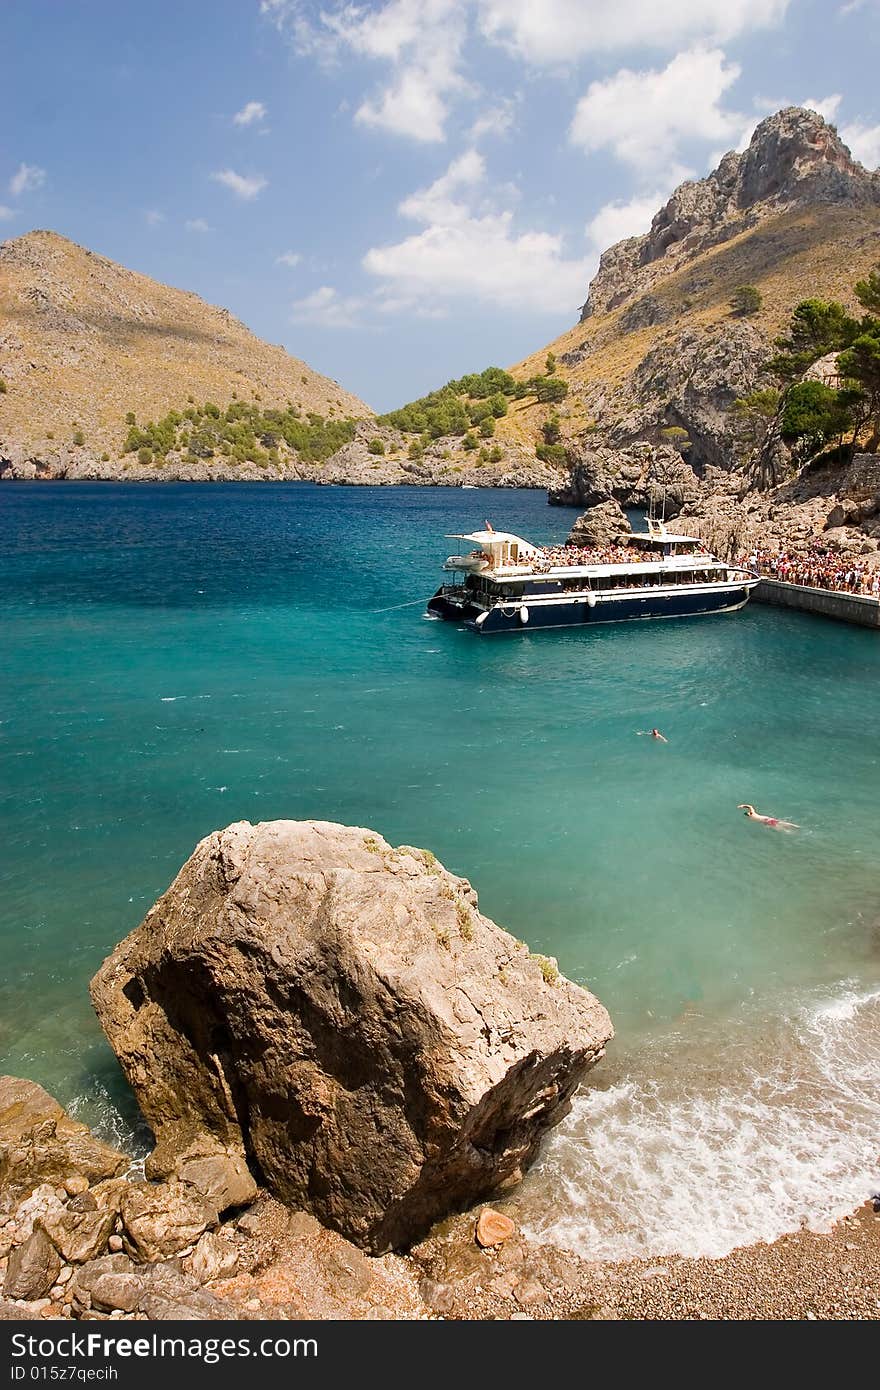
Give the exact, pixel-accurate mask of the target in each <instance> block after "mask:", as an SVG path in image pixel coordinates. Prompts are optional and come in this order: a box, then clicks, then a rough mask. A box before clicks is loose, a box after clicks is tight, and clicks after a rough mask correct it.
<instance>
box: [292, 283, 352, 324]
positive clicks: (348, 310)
mask: <svg viewBox="0 0 880 1390" xmlns="http://www.w3.org/2000/svg"><path fill="white" fill-rule="evenodd" d="M291 307H292V309H293V314H292V319H293V322H294V323H311V324H315V325H316V326H317V327H318V328H355V327H356V326H357V324H358V323H359V315H360V311H361V310H362V309H363V307H364V301H363V300H362V299H359V298H357V297H356V296H354V295H351V296H346V295H340V293H339V292H338V290H335V289H334V288H333V287H332V285H322V286H321V288H320V289H318V290H313V291H312V293H311V294H307V295H305V297H304V298H303V299H295V300H294V302H293V305H292V306H291Z"/></svg>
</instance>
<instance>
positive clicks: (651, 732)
mask: <svg viewBox="0 0 880 1390" xmlns="http://www.w3.org/2000/svg"><path fill="white" fill-rule="evenodd" d="M636 734H637V735H639V736H641V735H642V734H646V735H647V737H648V738H656V739H657V740H658V742H660V743H668V742H669V739H668V738H667V737H666V735H665V734H661V732H660V730H659V729H636Z"/></svg>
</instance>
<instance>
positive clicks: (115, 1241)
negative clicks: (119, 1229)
mask: <svg viewBox="0 0 880 1390" xmlns="http://www.w3.org/2000/svg"><path fill="white" fill-rule="evenodd" d="M107 1247H108V1249H109V1250H110V1251H111V1253H112V1254H114V1255H116V1254H118V1252H119V1251H120V1250H121V1249H122V1236H118V1235H115V1234H114V1235H112V1236H111V1237H110V1239H109V1240H108V1241H107Z"/></svg>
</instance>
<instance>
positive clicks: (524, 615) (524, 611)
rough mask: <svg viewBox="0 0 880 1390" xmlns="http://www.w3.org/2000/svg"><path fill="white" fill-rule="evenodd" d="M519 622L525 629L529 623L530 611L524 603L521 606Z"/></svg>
mask: <svg viewBox="0 0 880 1390" xmlns="http://www.w3.org/2000/svg"><path fill="white" fill-rule="evenodd" d="M519 620H520V622H521V623H522V625H523V627H525V625H526V623H527V622H528V621H529V610H528V608H527V607H526V605H525V604H524V603H523V604H521V606H520V610H519Z"/></svg>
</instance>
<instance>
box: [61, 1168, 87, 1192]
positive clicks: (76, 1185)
mask: <svg viewBox="0 0 880 1390" xmlns="http://www.w3.org/2000/svg"><path fill="white" fill-rule="evenodd" d="M64 1190H65V1192H66V1193H67V1195H68V1197H78V1196H79V1194H80V1193H81V1192H88V1190H89V1180H88V1178H85V1177H83V1175H82V1173H71V1175H70V1177H69V1178H66V1179H65V1182H64Z"/></svg>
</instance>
